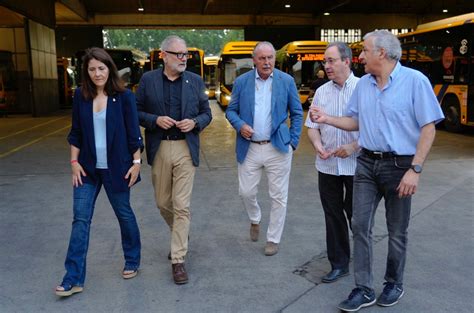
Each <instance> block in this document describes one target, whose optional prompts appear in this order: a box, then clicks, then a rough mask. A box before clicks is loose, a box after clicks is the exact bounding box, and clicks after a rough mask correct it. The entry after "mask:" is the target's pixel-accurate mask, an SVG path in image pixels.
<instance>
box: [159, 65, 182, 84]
mask: <svg viewBox="0 0 474 313" xmlns="http://www.w3.org/2000/svg"><path fill="white" fill-rule="evenodd" d="M161 74H162V75H163V78H166V79H167V80H169V81H170V82H172V81H176V80H178V79H180V78H182V77H183V74H184V72H181V73H179V75H178V77H177V78H176V79H175V80H170V79H169V78H168V76H166V74H165V68H164V67H163V70H162V71H161Z"/></svg>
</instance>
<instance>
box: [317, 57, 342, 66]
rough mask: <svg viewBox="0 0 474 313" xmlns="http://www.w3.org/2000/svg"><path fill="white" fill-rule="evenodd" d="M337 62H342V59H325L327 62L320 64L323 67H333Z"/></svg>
mask: <svg viewBox="0 0 474 313" xmlns="http://www.w3.org/2000/svg"><path fill="white" fill-rule="evenodd" d="M337 60H342V58H336V59H327V60H323V61H322V62H321V63H322V64H323V66H326V65H333V64H334V63H335V62H336V61H337Z"/></svg>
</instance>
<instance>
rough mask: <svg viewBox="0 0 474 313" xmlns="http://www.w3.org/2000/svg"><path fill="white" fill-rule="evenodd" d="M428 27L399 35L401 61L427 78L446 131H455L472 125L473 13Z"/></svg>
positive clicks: (423, 26)
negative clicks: (441, 114)
mask: <svg viewBox="0 0 474 313" xmlns="http://www.w3.org/2000/svg"><path fill="white" fill-rule="evenodd" d="M428 24H429V25H428ZM428 24H427V25H420V26H418V28H417V30H416V31H414V32H411V33H406V34H401V35H399V36H398V37H399V39H400V42H401V44H402V58H401V60H400V62H401V63H402V64H404V65H406V66H409V67H412V68H415V69H417V70H419V71H421V72H422V73H424V74H425V75H426V76H427V77H428V78H429V79H430V81H431V83H432V85H433V89H434V92H435V94H436V96H437V98H438V101H439V102H440V105H441V108H442V109H443V112H444V114H445V117H446V118H445V120H444V125H445V126H446V129H447V130H449V131H454V132H458V131H460V130H461V129H462V127H463V126H465V125H466V126H474V79H473V71H474V67H473V62H472V60H473V47H472V44H473V42H474V13H470V14H466V15H463V16H459V17H453V18H450V21H449V23H448V22H447V21H446V22H445V21H443V20H441V21H438V22H432V23H428Z"/></svg>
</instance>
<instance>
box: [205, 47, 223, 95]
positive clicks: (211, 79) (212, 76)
mask: <svg viewBox="0 0 474 313" xmlns="http://www.w3.org/2000/svg"><path fill="white" fill-rule="evenodd" d="M218 61H219V57H218V56H208V57H204V83H205V84H206V94H207V95H208V97H209V99H211V98H214V97H215V96H216V68H217V62H218Z"/></svg>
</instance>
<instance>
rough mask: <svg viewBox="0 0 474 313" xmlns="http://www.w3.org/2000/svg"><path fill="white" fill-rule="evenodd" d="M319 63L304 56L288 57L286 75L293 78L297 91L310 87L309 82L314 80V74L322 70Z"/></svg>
mask: <svg viewBox="0 0 474 313" xmlns="http://www.w3.org/2000/svg"><path fill="white" fill-rule="evenodd" d="M321 61H322V60H315V58H311V57H308V56H307V55H306V54H292V55H290V57H289V71H288V74H290V75H291V76H293V78H294V79H295V83H296V86H297V87H298V89H299V88H302V87H308V88H309V87H310V85H311V82H312V81H313V80H314V73H316V72H317V71H318V70H320V69H323V68H324V67H323V65H322V63H321Z"/></svg>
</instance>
